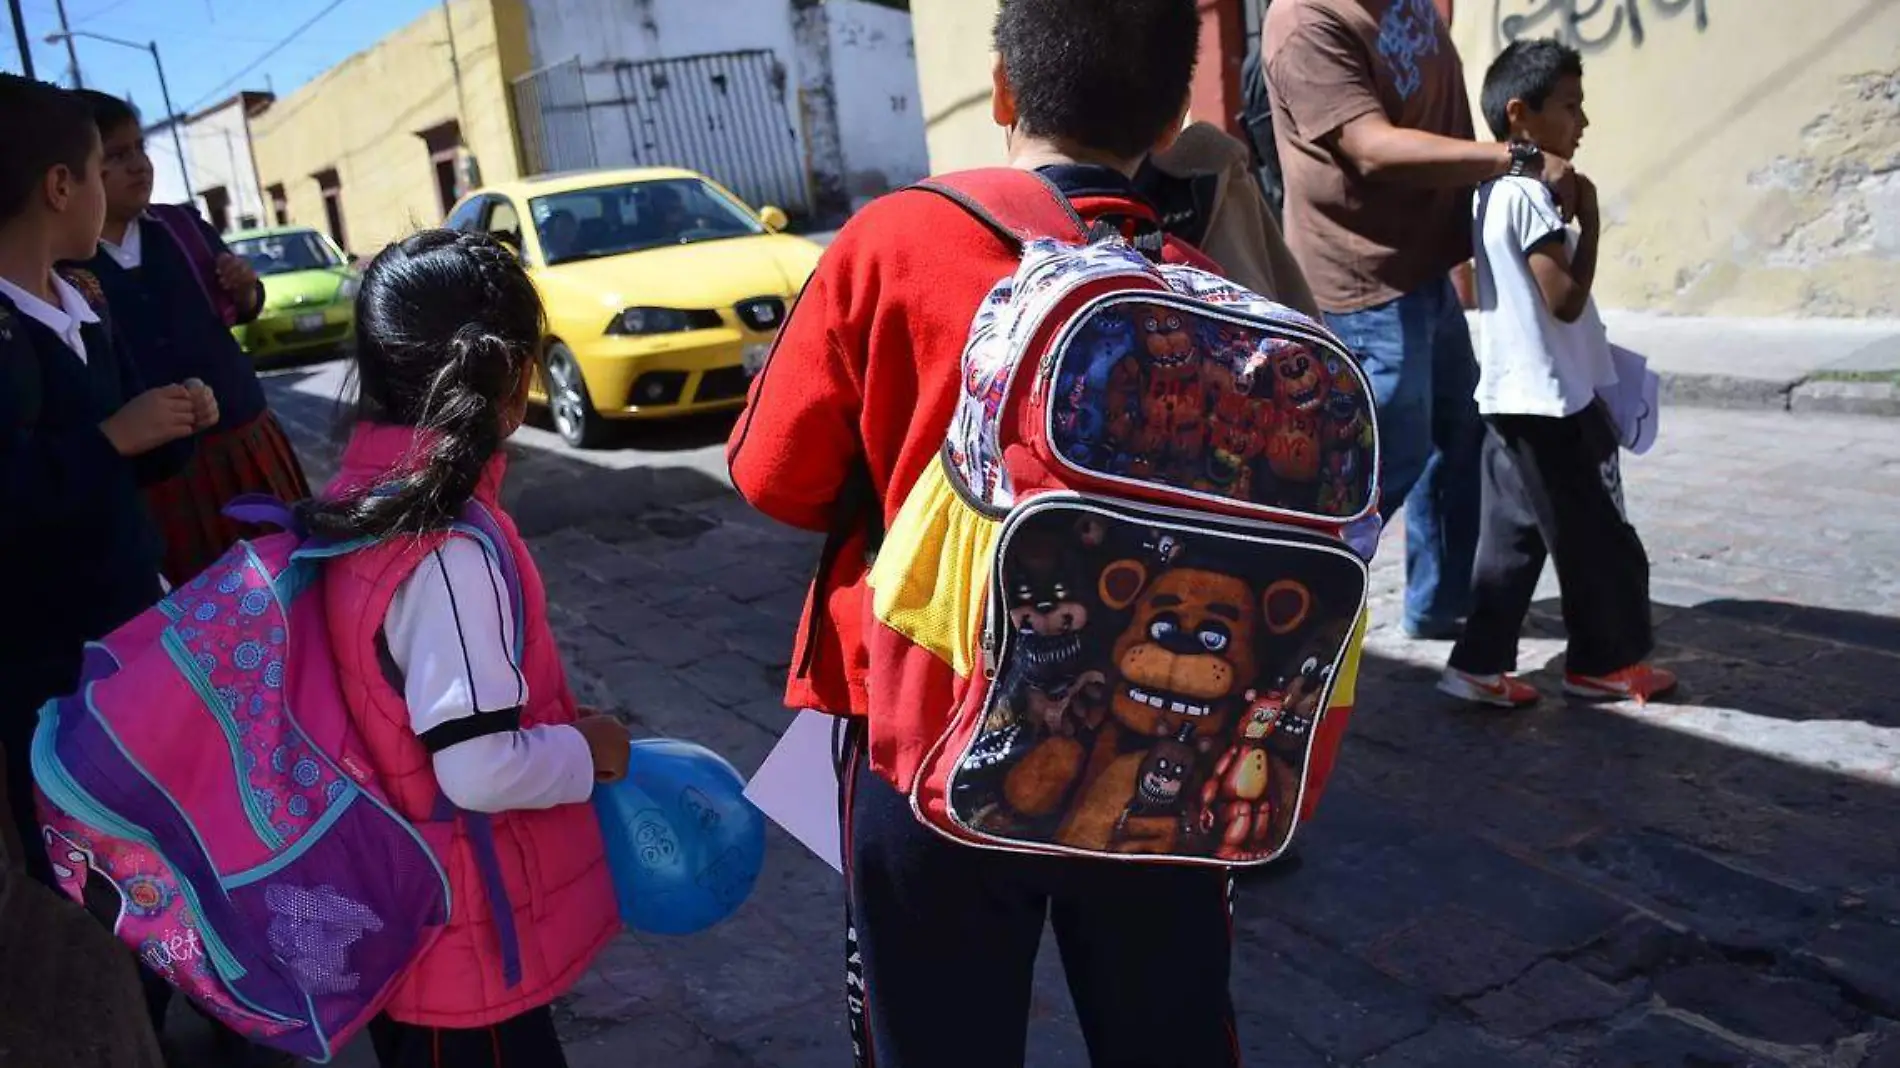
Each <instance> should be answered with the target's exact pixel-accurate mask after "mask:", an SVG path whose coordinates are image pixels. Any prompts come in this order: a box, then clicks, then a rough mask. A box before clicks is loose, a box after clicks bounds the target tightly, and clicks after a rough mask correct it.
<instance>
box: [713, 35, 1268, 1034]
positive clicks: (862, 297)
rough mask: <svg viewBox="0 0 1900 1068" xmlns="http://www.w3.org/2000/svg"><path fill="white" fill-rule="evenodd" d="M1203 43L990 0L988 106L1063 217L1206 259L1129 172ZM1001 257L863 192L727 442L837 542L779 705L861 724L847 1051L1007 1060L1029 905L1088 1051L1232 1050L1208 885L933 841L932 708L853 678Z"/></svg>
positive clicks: (1166, 874)
mask: <svg viewBox="0 0 1900 1068" xmlns="http://www.w3.org/2000/svg"><path fill="white" fill-rule="evenodd" d="M1199 34H1200V18H1199V15H1198V12H1197V11H1196V4H1195V0H1008V2H1007V3H1005V4H1004V5H1003V6H1002V10H1001V12H1000V14H999V15H998V18H997V23H996V36H995V43H996V50H997V53H998V58H997V63H996V67H995V72H994V80H995V96H994V99H993V103H992V110H993V114H994V117H995V119H996V122H997V125H999V126H1001V127H1003V128H1004V130H1005V131H1006V133H1005V137H1006V139H1007V144H1008V152H1009V163H1010V166H1012V167H1016V168H1019V169H1023V170H1031V171H1036V172H1039V173H1040V174H1041V175H1042V176H1043V177H1044V178H1046V179H1048V180H1049V181H1050V182H1051V183H1052V184H1053V185H1054V186H1055V187H1056V188H1057V189H1059V190H1061V192H1062V193H1063V194H1064V195H1065V196H1066V197H1067V198H1068V199H1069V201H1070V203H1071V204H1073V205H1074V207H1075V208H1076V210H1077V211H1078V212H1079V213H1080V214H1081V215H1082V217H1083V218H1084V220H1086V221H1088V222H1089V223H1091V224H1092V225H1107V226H1113V227H1115V228H1117V229H1119V230H1120V231H1121V232H1122V233H1123V234H1124V235H1125V236H1128V237H1129V238H1131V239H1132V240H1133V241H1134V243H1135V244H1136V246H1137V247H1140V248H1146V249H1154V250H1157V251H1158V253H1159V255H1161V256H1162V258H1165V259H1169V260H1173V261H1189V262H1195V263H1197V264H1198V265H1203V266H1206V265H1208V263H1207V261H1206V260H1205V258H1204V257H1201V256H1199V254H1198V253H1195V252H1194V251H1193V250H1192V249H1191V248H1188V247H1187V246H1185V245H1181V244H1179V243H1175V242H1172V241H1166V242H1164V240H1163V235H1162V233H1161V229H1160V225H1159V221H1158V220H1157V218H1156V215H1155V212H1154V209H1153V208H1152V207H1151V206H1149V205H1148V204H1147V203H1145V202H1144V201H1142V200H1141V198H1140V196H1139V195H1138V194H1137V193H1136V192H1135V187H1134V183H1133V181H1132V178H1133V176H1134V175H1135V174H1136V172H1137V171H1138V170H1139V169H1140V167H1141V165H1142V163H1143V162H1144V161H1145V160H1146V159H1147V157H1148V156H1149V155H1150V154H1151V153H1153V152H1155V151H1158V150H1160V149H1163V148H1165V147H1167V145H1168V144H1170V143H1171V142H1172V141H1173V139H1174V137H1175V135H1176V134H1177V133H1178V132H1179V131H1180V129H1181V125H1182V121H1183V119H1184V117H1185V113H1186V108H1187V102H1188V88H1189V82H1190V79H1191V78H1192V76H1193V71H1194V64H1195V57H1196V53H1197V50H1198V42H1199ZM1016 266H1017V253H1016V250H1015V249H1014V248H1012V247H1011V246H1010V245H1009V244H1007V243H1006V242H1005V241H1004V239H1002V238H1001V237H999V236H998V235H996V234H995V233H993V232H992V231H991V230H990V229H988V228H987V227H986V226H985V225H983V224H982V223H981V222H979V221H978V220H977V219H976V218H975V217H973V216H972V215H971V214H969V213H968V212H967V211H965V210H964V209H963V208H961V207H959V206H958V205H957V204H955V203H953V202H952V201H951V200H949V199H946V198H944V197H942V196H938V195H936V194H934V193H929V192H921V191H906V192H901V193H897V194H895V195H893V196H890V197H886V198H884V199H883V200H880V201H878V202H876V203H874V204H872V205H871V206H869V207H868V208H866V209H865V210H864V211H863V212H861V213H859V214H858V216H857V217H855V218H854V219H853V220H852V221H851V223H850V224H849V225H848V226H846V227H845V229H844V230H843V232H841V233H840V234H839V236H838V239H837V242H836V243H835V244H834V245H833V246H832V247H831V249H830V250H829V251H828V252H827V253H826V255H825V258H824V260H823V262H822V263H820V265H819V267H818V270H817V273H816V274H815V275H814V276H813V278H812V280H811V282H810V283H809V285H808V286H807V287H806V289H805V292H804V294H803V295H802V296H801V297H800V298H799V301H798V304H797V307H796V308H795V310H794V312H793V314H792V317H791V319H790V320H789V321H788V322H787V323H786V325H785V327H784V330H783V332H782V334H781V335H780V337H779V341H778V344H777V347H776V349H775V350H774V352H773V354H772V356H771V358H770V359H769V360H768V362H767V364H766V366H765V369H764V370H763V371H762V372H761V373H760V375H759V379H758V381H757V382H756V383H755V384H754V386H753V393H752V398H751V405H750V407H749V408H748V409H747V412H746V414H745V416H744V417H743V418H742V419H741V420H740V423H739V425H738V427H737V428H736V429H735V430H734V431H733V435H732V441H731V443H730V445H729V446H728V454H727V459H728V462H729V463H730V465H731V469H732V479H733V484H734V485H735V486H736V487H737V488H738V490H739V492H740V494H742V495H743V496H744V497H745V498H746V499H747V500H748V501H750V502H751V503H752V504H753V505H754V506H755V507H757V508H758V509H759V510H760V511H762V512H764V513H766V514H768V515H770V516H772V517H774V518H776V519H778V520H780V521H781V522H785V523H788V524H791V525H793V526H798V527H803V528H805V529H808V530H815V531H827V532H832V533H833V534H834V539H833V543H832V545H831V546H830V547H829V548H828V551H827V553H826V559H825V562H824V566H822V567H821V568H820V574H819V577H818V579H817V581H816V582H815V583H814V586H813V590H812V596H811V600H810V601H809V603H808V604H807V607H806V619H805V621H804V623H803V625H802V626H801V627H800V635H799V638H798V641H797V647H796V649H795V653H794V662H795V664H796V667H795V668H794V670H793V675H792V680H791V684H790V687H789V692H788V694H787V703H788V704H789V705H791V706H792V707H798V708H818V709H822V710H824V711H827V712H832V713H835V714H838V715H848V716H850V717H852V723H853V725H854V727H857V728H860V729H857V730H854V731H853V733H854V735H855V736H856V740H855V741H854V744H853V746H852V752H851V755H850V759H849V761H848V763H849V769H848V771H847V772H846V779H845V783H846V794H847V796H846V798H845V799H844V806H843V807H844V809H845V811H846V831H845V833H846V839H847V841H846V858H847V862H846V873H847V881H848V884H849V886H848V916H847V919H848V931H847V937H848V939H849V940H852V941H854V942H855V947H854V951H853V952H852V953H851V958H852V960H851V964H852V969H853V970H852V974H851V984H852V988H851V989H850V991H849V994H850V1005H851V1008H852V1010H853V1012H852V1017H853V1018H852V1032H853V1040H854V1043H855V1044H856V1045H857V1046H858V1051H859V1058H860V1063H861V1064H870V1065H875V1066H876V1068H937V1066H943V1068H951V1066H956V1068H965V1066H969V1065H982V1066H984V1068H1009V1066H1012V1065H1021V1064H1022V1063H1023V1057H1024V1045H1025V1041H1026V1033H1027V1029H1028V1016H1029V1000H1030V989H1031V986H1032V970H1033V964H1034V960H1035V956H1036V950H1037V947H1038V945H1039V944H1040V942H1041V939H1042V931H1043V925H1044V922H1045V919H1048V920H1051V921H1052V922H1053V923H1054V924H1055V930H1056V938H1057V942H1058V944H1059V946H1060V948H1061V952H1062V957H1063V963H1064V966H1065V969H1066V971H1067V973H1068V980H1069V988H1070V990H1071V992H1072V994H1073V995H1074V998H1075V1004H1076V1010H1077V1015H1078V1016H1079V1017H1080V1020H1081V1024H1082V1029H1083V1033H1084V1037H1085V1039H1086V1041H1087V1043H1088V1047H1089V1049H1090V1051H1091V1055H1092V1059H1093V1061H1094V1063H1095V1064H1097V1065H1116V1066H1128V1068H1133V1066H1153V1068H1162V1066H1176V1065H1189V1064H1191V1065H1196V1066H1197V1068H1198V1066H1220V1065H1238V1064H1239V1063H1240V1062H1239V1054H1238V1050H1237V1048H1236V1042H1235V1032H1234V1025H1233V1008H1232V1002H1231V999H1230V997H1229V994H1228V989H1227V983H1228V970H1229V958H1230V955H1231V933H1230V927H1229V920H1230V915H1229V911H1228V879H1227V877H1226V875H1225V874H1223V873H1220V872H1216V871H1209V870H1206V869H1198V868H1186V867H1170V866H1161V865H1149V864H1110V863H1105V862H1101V861H1090V860H1077V859H1066V858H1053V857H1042V856H1018V855H1013V854H1006V853H1001V852H994V851H989V850H982V849H977V848H974V847H970V846H966V845H962V844H957V843H953V842H950V841H949V840H947V839H944V838H941V837H938V836H937V835H936V834H935V833H934V832H932V831H931V830H929V829H927V828H926V827H925V826H924V825H923V824H921V823H919V822H918V821H917V820H916V819H915V818H914V817H913V815H912V812H911V808H910V804H909V800H908V797H907V796H906V795H907V794H908V791H909V790H910V787H911V784H912V781H913V779H914V778H915V777H916V774H917V771H918V766H919V764H920V763H921V762H922V760H923V758H924V754H925V750H926V749H927V748H928V747H929V746H930V745H931V743H932V742H934V741H935V740H936V739H937V738H938V736H939V735H940V734H942V732H943V730H944V729H945V727H946V726H947V724H948V720H949V715H950V710H949V709H947V708H914V707H895V706H893V705H891V704H890V703H888V702H885V703H880V701H879V695H878V694H875V693H868V692H867V691H866V687H865V677H866V673H867V667H868V659H869V657H868V653H867V651H866V647H865V642H864V627H865V626H866V620H867V617H868V612H867V610H866V609H867V607H868V606H867V604H866V597H867V596H868V591H867V589H866V585H865V579H866V570H867V567H866V558H867V555H868V552H869V546H870V542H871V541H872V540H873V532H874V531H876V530H881V529H883V527H884V525H887V524H889V523H890V522H891V521H892V520H893V519H895V517H896V513H897V510H898V508H899V506H900V505H901V504H902V503H903V501H904V499H905V496H906V495H907V494H908V493H909V491H910V489H911V487H912V485H913V484H914V483H915V482H916V480H917V478H918V476H919V475H920V474H921V473H922V472H923V470H924V469H925V466H926V465H927V464H929V463H930V462H931V460H932V459H933V458H934V457H935V455H936V453H937V451H938V449H939V448H940V447H941V446H942V444H943V441H944V435H945V432H946V430H947V429H948V427H949V423H950V417H951V413H952V411H953V409H954V407H955V404H956V398H957V395H958V391H959V389H960V388H961V385H960V381H959V379H960V377H961V374H960V358H961V354H962V351H963V348H964V345H965V342H966V341H967V340H968V337H969V332H970V327H971V324H972V322H973V320H974V318H975V315H976V312H977V308H978V305H979V304H980V302H981V301H982V300H983V298H984V297H985V295H986V294H988V293H989V291H990V289H991V288H992V287H993V286H994V285H995V284H996V282H997V281H998V280H1000V279H1003V278H1005V277H1008V276H1009V275H1011V274H1013V273H1014V271H1015V269H1016ZM873 508H875V509H876V510H875V511H872V509H873ZM860 960H861V962H862V970H861V971H859V970H858V963H859V961H860Z"/></svg>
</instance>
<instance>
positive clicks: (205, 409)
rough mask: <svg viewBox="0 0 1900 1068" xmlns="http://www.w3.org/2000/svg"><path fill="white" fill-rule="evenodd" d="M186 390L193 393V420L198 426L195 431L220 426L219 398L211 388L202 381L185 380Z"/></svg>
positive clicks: (194, 379) (194, 428) (195, 426)
mask: <svg viewBox="0 0 1900 1068" xmlns="http://www.w3.org/2000/svg"><path fill="white" fill-rule="evenodd" d="M185 388H186V389H187V390H189V391H190V392H191V411H192V419H193V422H194V423H195V424H196V425H194V426H193V427H192V429H193V430H210V429H211V428H212V427H214V426H217V425H218V398H217V395H216V394H214V393H212V392H211V387H210V386H207V385H205V384H204V382H203V381H202V380H200V379H196V378H187V379H185Z"/></svg>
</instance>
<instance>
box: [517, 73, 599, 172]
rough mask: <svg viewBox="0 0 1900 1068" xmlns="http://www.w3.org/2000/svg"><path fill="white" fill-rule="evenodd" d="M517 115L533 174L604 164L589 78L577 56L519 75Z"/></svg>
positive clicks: (524, 152)
mask: <svg viewBox="0 0 1900 1068" xmlns="http://www.w3.org/2000/svg"><path fill="white" fill-rule="evenodd" d="M515 119H516V122H517V124H518V126H519V127H520V130H521V155H522V159H523V161H524V162H525V163H526V164H527V167H528V173H529V174H553V173H555V172H556V171H578V170H584V169H586V168H588V167H596V166H599V165H600V160H599V155H598V152H597V151H596V149H595V147H594V126H593V119H592V117H591V116H590V115H589V114H588V111H587V80H586V76H585V75H584V74H582V73H581V61H580V60H579V59H578V58H576V59H570V60H568V61H567V62H565V63H556V64H554V65H553V66H551V67H543V68H541V69H540V70H537V71H534V72H532V73H530V74H524V75H522V76H521V77H519V78H516V79H515Z"/></svg>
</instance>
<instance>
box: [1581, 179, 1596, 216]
mask: <svg viewBox="0 0 1900 1068" xmlns="http://www.w3.org/2000/svg"><path fill="white" fill-rule="evenodd" d="M1576 179H1577V218H1579V219H1581V220H1583V221H1584V223H1586V224H1587V225H1591V226H1594V225H1596V220H1597V185H1596V183H1595V182H1593V181H1591V180H1590V179H1588V178H1585V177H1584V176H1583V175H1581V174H1579V175H1577V176H1576Z"/></svg>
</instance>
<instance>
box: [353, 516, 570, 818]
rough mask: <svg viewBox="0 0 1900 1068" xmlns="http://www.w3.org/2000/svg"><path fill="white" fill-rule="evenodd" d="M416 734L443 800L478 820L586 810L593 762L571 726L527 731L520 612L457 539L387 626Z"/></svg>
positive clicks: (483, 559)
mask: <svg viewBox="0 0 1900 1068" xmlns="http://www.w3.org/2000/svg"><path fill="white" fill-rule="evenodd" d="M383 634H384V637H385V638H386V639H387V640H388V643H389V653H390V658H391V659H392V660H394V661H395V664H396V667H397V669H398V670H399V671H400V672H401V673H402V681H403V696H404V698H405V699H407V701H408V704H409V725H410V727H411V729H413V730H414V731H415V732H416V736H417V737H418V738H420V739H422V743H423V745H424V746H425V747H426V748H427V749H428V750H429V751H430V753H431V754H432V755H433V762H434V768H435V776H436V779H437V781H438V782H440V783H441V785H442V792H443V793H444V794H446V795H448V798H449V800H451V801H453V802H455V804H457V805H459V806H460V807H462V808H465V809H469V810H472V811H476V812H505V811H508V810H511V809H540V808H552V807H554V806H556V805H566V804H574V803H577V802H581V801H585V800H587V799H588V797H589V796H591V795H592V793H593V789H594V761H593V754H592V752H591V751H590V750H589V749H588V747H587V740H586V738H584V737H582V735H581V733H580V731H578V730H575V729H574V728H573V727H571V726H566V725H561V726H542V727H532V728H528V729H525V730H524V729H522V728H521V711H522V709H523V708H524V707H525V706H526V705H527V703H528V683H527V679H526V677H525V676H523V674H522V672H521V668H520V666H519V665H518V664H517V663H516V662H515V655H514V641H515V617H514V606H513V605H512V604H511V603H510V602H509V598H508V588H507V586H506V584H505V583H504V582H503V580H502V577H501V573H500V571H499V570H498V568H497V567H496V565H495V562H494V561H493V560H491V559H490V558H489V555H488V552H487V550H486V549H484V548H483V547H482V546H481V545H480V543H478V542H475V541H473V540H471V539H468V538H461V537H456V538H450V539H449V540H448V541H447V542H446V543H445V544H444V545H443V546H442V547H441V548H439V549H437V550H436V551H435V552H433V553H431V554H430V555H429V557H428V558H427V559H425V560H424V561H423V562H422V564H421V565H420V566H418V567H417V568H416V570H415V572H414V573H413V574H411V575H410V576H409V578H408V579H407V580H405V581H404V582H403V584H402V586H401V587H400V588H398V589H397V591H396V596H395V597H394V599H392V600H391V601H390V605H389V614H388V615H387V616H385V617H384V620H383Z"/></svg>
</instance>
